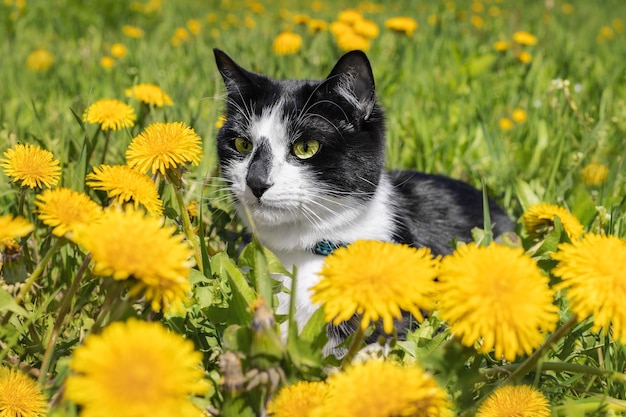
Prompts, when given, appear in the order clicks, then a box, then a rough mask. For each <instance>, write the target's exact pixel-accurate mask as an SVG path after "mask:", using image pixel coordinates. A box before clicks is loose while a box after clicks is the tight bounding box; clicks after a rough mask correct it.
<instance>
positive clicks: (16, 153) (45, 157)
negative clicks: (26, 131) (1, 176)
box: [0, 144, 61, 188]
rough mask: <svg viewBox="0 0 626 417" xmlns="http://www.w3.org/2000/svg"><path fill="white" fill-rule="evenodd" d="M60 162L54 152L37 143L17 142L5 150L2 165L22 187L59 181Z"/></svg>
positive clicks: (7, 173) (42, 185)
mask: <svg viewBox="0 0 626 417" xmlns="http://www.w3.org/2000/svg"><path fill="white" fill-rule="evenodd" d="M59 164H60V162H59V161H58V160H57V159H54V155H52V152H49V151H46V150H44V149H41V148H40V147H39V146H36V145H23V144H17V145H15V146H14V147H13V148H10V149H7V150H6V151H5V152H4V158H3V159H0V166H1V167H2V168H4V173H5V174H6V175H7V176H8V177H10V178H11V179H12V180H13V182H20V185H21V186H22V187H30V188H43V187H44V186H45V187H51V186H53V185H56V183H57V182H59V177H60V176H61V167H60V166H59Z"/></svg>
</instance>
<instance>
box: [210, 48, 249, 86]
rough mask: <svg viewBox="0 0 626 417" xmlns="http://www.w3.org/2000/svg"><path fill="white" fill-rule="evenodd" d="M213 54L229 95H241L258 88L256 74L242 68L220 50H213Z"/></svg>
mask: <svg viewBox="0 0 626 417" xmlns="http://www.w3.org/2000/svg"><path fill="white" fill-rule="evenodd" d="M213 54H214V55H215V63H216V64H217V69H218V70H219V72H220V74H221V75H222V78H223V79H224V84H225V85H226V90H227V91H228V93H233V94H237V95H239V94H241V93H242V91H245V90H248V89H250V88H253V87H255V86H257V81H256V78H257V76H256V74H253V73H251V72H249V71H246V70H245V69H243V68H241V67H240V66H239V65H237V63H236V62H235V61H233V60H232V59H231V58H230V57H229V56H228V55H226V53H225V52H224V51H222V50H220V49H217V48H215V49H213Z"/></svg>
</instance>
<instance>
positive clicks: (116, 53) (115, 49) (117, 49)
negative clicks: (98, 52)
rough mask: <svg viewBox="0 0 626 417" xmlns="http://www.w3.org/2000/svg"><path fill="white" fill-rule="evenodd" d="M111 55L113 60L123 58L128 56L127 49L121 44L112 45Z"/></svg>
mask: <svg viewBox="0 0 626 417" xmlns="http://www.w3.org/2000/svg"><path fill="white" fill-rule="evenodd" d="M111 55H112V56H113V57H114V58H123V57H125V56H126V55H128V49H126V46H124V44H123V43H114V44H113V45H111Z"/></svg>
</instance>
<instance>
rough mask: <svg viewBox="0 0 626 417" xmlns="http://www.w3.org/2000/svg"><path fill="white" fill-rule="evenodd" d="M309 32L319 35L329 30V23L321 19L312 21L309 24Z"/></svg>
mask: <svg viewBox="0 0 626 417" xmlns="http://www.w3.org/2000/svg"><path fill="white" fill-rule="evenodd" d="M307 27H308V28H309V31H310V32H312V33H318V32H321V31H324V30H326V29H328V23H327V22H325V21H324V20H321V19H311V20H309V22H308V23H307Z"/></svg>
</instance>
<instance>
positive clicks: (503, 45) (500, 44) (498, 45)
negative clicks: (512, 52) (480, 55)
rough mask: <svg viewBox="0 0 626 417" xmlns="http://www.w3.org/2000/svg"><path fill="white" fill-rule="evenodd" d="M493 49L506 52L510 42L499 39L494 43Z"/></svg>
mask: <svg viewBox="0 0 626 417" xmlns="http://www.w3.org/2000/svg"><path fill="white" fill-rule="evenodd" d="M493 49H495V50H496V51H498V52H504V51H506V50H507V49H509V43H508V42H507V41H497V42H495V43H494V44H493Z"/></svg>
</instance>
